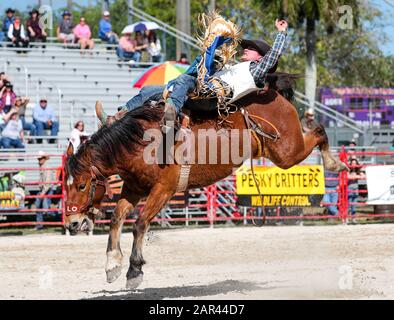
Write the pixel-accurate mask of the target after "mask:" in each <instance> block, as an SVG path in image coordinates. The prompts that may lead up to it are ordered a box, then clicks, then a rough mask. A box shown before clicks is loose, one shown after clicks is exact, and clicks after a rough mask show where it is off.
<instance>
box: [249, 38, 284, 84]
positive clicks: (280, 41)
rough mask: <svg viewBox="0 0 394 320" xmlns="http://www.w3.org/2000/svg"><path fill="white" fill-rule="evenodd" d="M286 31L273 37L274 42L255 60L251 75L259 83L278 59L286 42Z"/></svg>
mask: <svg viewBox="0 0 394 320" xmlns="http://www.w3.org/2000/svg"><path fill="white" fill-rule="evenodd" d="M286 36H287V34H286V31H281V32H279V33H278V34H277V35H276V37H275V42H274V44H273V45H272V48H271V50H269V51H268V52H267V54H266V55H265V56H264V57H262V58H261V59H260V61H258V62H257V64H256V67H255V68H254V69H253V70H251V73H252V76H253V78H254V81H255V82H256V83H259V82H260V81H261V80H262V78H263V77H265V76H266V74H267V73H268V70H270V69H271V68H272V67H273V66H274V65H275V64H276V63H277V62H278V60H279V57H280V55H281V54H282V52H283V50H284V48H285V43H286Z"/></svg>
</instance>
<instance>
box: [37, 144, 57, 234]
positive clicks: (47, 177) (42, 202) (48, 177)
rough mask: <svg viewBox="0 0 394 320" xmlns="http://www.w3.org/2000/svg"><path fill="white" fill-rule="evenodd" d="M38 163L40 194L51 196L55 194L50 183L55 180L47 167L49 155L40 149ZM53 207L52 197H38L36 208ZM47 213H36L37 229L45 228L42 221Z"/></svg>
mask: <svg viewBox="0 0 394 320" xmlns="http://www.w3.org/2000/svg"><path fill="white" fill-rule="evenodd" d="M37 160H38V165H39V168H40V185H39V188H40V189H39V190H40V191H39V192H38V194H37V195H38V196H49V195H52V194H53V189H52V184H50V183H48V182H51V181H53V179H52V174H51V171H49V170H45V169H46V167H47V166H46V162H47V161H48V160H49V156H48V155H47V154H46V153H45V152H44V151H40V152H39V153H38V157H37ZM50 207H51V199H50V198H36V209H49V208H50ZM44 213H45V214H47V213H48V212H37V213H36V221H37V225H36V230H40V229H43V228H44V227H43V225H42V224H40V222H43V221H44V219H43V214H44Z"/></svg>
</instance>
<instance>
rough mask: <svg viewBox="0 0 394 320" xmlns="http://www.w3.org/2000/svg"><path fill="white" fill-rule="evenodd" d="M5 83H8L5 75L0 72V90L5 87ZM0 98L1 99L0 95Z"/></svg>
mask: <svg viewBox="0 0 394 320" xmlns="http://www.w3.org/2000/svg"><path fill="white" fill-rule="evenodd" d="M7 82H10V80H9V79H8V77H7V75H6V74H5V73H4V72H0V90H1V89H3V87H4V86H5V84H6V83H7ZM0 97H1V95H0Z"/></svg>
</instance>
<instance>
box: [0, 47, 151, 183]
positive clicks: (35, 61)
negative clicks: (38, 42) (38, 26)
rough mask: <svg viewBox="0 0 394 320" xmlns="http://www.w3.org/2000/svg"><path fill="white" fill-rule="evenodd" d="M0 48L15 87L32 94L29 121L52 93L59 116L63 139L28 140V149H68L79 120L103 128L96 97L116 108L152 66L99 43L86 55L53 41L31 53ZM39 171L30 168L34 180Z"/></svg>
mask: <svg viewBox="0 0 394 320" xmlns="http://www.w3.org/2000/svg"><path fill="white" fill-rule="evenodd" d="M0 51H1V56H0V69H1V70H3V71H5V72H6V73H7V74H8V75H9V77H10V79H11V81H12V82H13V83H14V91H15V92H16V93H17V94H18V95H22V96H24V95H26V93H27V95H28V96H29V97H30V101H31V102H30V103H29V105H28V108H27V110H26V119H27V121H28V122H31V121H32V109H33V107H34V104H35V103H37V102H38V99H39V97H40V96H46V97H47V98H48V105H52V106H53V107H54V109H55V111H56V113H57V115H58V116H59V122H60V126H59V134H58V140H57V141H58V143H57V144H48V142H47V139H44V140H43V144H35V143H32V144H26V150H25V152H26V153H37V152H38V151H39V150H45V151H46V152H48V153H54V154H59V153H63V151H64V149H65V146H66V145H67V140H68V137H69V134H70V132H71V130H72V128H73V126H74V124H75V122H77V121H78V120H83V121H84V122H85V130H86V131H87V132H90V133H92V132H94V131H95V130H97V125H98V122H97V119H96V116H95V113H94V105H95V102H96V100H101V101H102V102H103V104H104V107H105V110H106V111H108V113H110V114H113V113H115V112H116V109H117V107H119V106H120V105H122V104H124V103H126V102H127V100H128V99H130V97H132V96H133V95H134V94H136V93H137V92H138V90H137V89H133V88H132V82H133V80H135V79H136V78H137V77H139V76H140V75H142V73H143V72H144V71H146V65H145V66H141V67H135V66H134V67H130V65H129V64H128V63H127V62H119V61H118V58H117V56H116V54H115V51H114V50H107V46H106V45H103V44H98V45H96V46H95V49H94V50H93V51H92V55H91V54H90V53H87V54H85V55H81V53H80V50H79V49H72V48H68V49H66V48H63V47H62V46H59V44H51V43H47V44H46V48H45V49H42V48H38V47H37V48H31V49H29V52H28V53H27V54H17V53H16V52H15V49H14V48H7V47H6V46H3V47H1V48H0ZM26 73H27V81H26ZM26 85H27V88H26ZM26 91H27V92H26ZM59 95H61V101H60V100H59ZM48 134H49V132H48ZM26 135H28V134H27V133H26ZM60 160H61V159H60V158H56V159H55V158H53V159H51V160H50V161H49V163H48V165H49V166H58V165H60ZM2 164H4V166H7V167H13V166H14V165H16V166H18V167H21V166H25V167H37V161H36V159H31V158H30V159H25V160H22V161H21V160H18V159H16V158H15V159H11V160H7V162H4V161H3V162H2ZM37 174H38V173H37V172H27V176H30V177H31V178H32V179H34V177H33V176H36V175H37ZM36 177H37V176H36Z"/></svg>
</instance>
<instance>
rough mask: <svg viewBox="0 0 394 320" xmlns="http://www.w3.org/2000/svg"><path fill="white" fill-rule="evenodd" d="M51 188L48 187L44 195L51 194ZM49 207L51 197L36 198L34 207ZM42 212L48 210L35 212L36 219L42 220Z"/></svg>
mask: <svg viewBox="0 0 394 320" xmlns="http://www.w3.org/2000/svg"><path fill="white" fill-rule="evenodd" d="M52 194H53V190H52V189H49V191H48V192H47V193H46V195H52ZM50 207H51V199H50V198H37V199H36V209H49V208H50ZM44 213H45V214H47V213H48V212H42V211H41V212H36V221H37V222H43V221H44Z"/></svg>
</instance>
